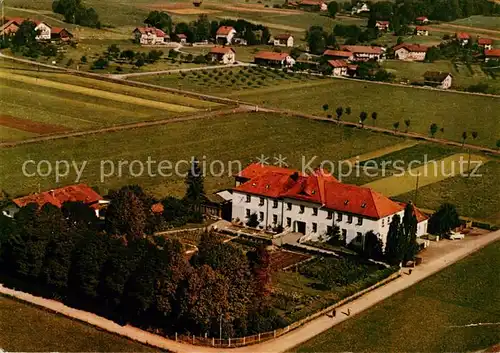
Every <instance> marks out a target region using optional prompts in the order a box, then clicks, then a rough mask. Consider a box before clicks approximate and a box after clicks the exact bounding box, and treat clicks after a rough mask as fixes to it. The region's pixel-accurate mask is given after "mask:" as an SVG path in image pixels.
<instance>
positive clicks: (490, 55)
mask: <svg viewBox="0 0 500 353" xmlns="http://www.w3.org/2000/svg"><path fill="white" fill-rule="evenodd" d="M490 60H500V49H490V50H485V51H484V61H485V62H488V61H490Z"/></svg>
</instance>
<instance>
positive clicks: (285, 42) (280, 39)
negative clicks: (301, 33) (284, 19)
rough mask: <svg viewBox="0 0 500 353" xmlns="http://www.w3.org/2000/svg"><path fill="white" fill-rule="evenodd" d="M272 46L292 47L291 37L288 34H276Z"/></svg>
mask: <svg viewBox="0 0 500 353" xmlns="http://www.w3.org/2000/svg"><path fill="white" fill-rule="evenodd" d="M273 44H274V46H275V47H287V48H291V47H293V36H292V35H291V34H290V33H285V34H278V35H277V36H274V38H273Z"/></svg>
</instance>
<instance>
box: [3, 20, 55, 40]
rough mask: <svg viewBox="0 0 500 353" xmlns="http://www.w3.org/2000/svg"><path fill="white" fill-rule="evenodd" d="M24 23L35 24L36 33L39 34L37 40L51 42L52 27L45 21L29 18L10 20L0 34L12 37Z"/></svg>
mask: <svg viewBox="0 0 500 353" xmlns="http://www.w3.org/2000/svg"><path fill="white" fill-rule="evenodd" d="M24 21H29V22H33V23H34V24H35V31H36V32H37V35H36V36H35V39H36V40H37V41H49V40H50V38H51V30H52V27H51V26H50V25H49V24H47V23H45V22H43V21H37V20H32V19H29V18H28V19H24V18H22V17H13V18H9V19H8V20H7V22H6V23H5V24H4V25H3V26H2V29H1V31H0V34H5V35H12V34H14V33H16V32H17V30H18V29H19V27H20V26H21V24H22V23H23V22H24Z"/></svg>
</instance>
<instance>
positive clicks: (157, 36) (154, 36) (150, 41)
mask: <svg viewBox="0 0 500 353" xmlns="http://www.w3.org/2000/svg"><path fill="white" fill-rule="evenodd" d="M132 33H133V34H134V37H135V41H136V42H137V43H140V44H141V45H162V44H166V43H168V42H170V36H169V35H168V34H166V33H165V32H163V31H162V30H161V29H158V28H156V27H137V28H136V29H134V31H133V32H132Z"/></svg>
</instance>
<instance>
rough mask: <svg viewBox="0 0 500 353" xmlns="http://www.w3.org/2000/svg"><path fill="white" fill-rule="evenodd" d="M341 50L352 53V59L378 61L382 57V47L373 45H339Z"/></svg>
mask: <svg viewBox="0 0 500 353" xmlns="http://www.w3.org/2000/svg"><path fill="white" fill-rule="evenodd" d="M340 50H341V51H348V52H351V53H352V56H353V58H352V61H368V60H376V61H380V60H382V59H383V57H384V52H385V50H384V48H382V47H373V46H367V45H341V46H340Z"/></svg>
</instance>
